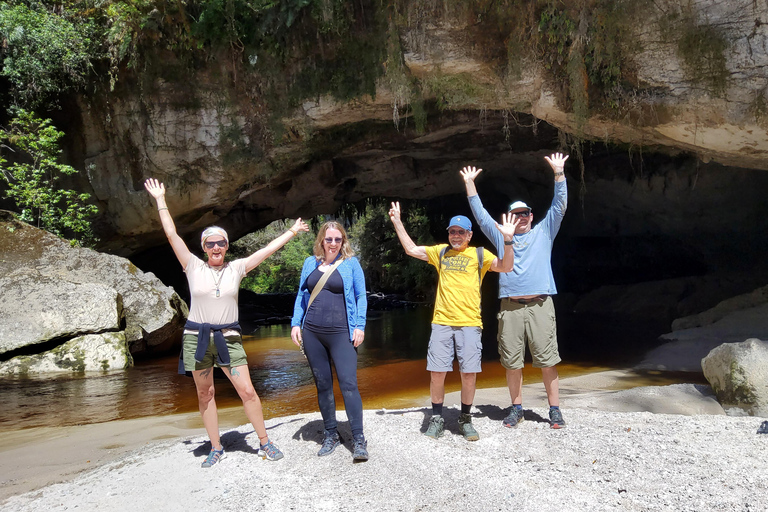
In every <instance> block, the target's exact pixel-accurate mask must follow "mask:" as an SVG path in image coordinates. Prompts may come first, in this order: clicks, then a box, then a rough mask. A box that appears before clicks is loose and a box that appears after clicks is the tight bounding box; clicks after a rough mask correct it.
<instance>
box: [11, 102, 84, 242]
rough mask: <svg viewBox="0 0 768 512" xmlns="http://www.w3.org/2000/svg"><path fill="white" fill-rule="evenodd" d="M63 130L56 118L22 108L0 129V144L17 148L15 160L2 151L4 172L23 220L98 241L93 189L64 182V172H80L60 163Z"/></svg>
mask: <svg viewBox="0 0 768 512" xmlns="http://www.w3.org/2000/svg"><path fill="white" fill-rule="evenodd" d="M63 135H64V133H63V132H60V131H58V130H57V129H56V128H55V127H54V126H53V125H52V124H51V120H50V119H40V118H38V117H37V116H35V114H34V113H33V112H28V111H26V110H21V109H19V110H17V111H16V114H15V117H14V118H13V119H12V120H11V123H10V127H9V128H7V129H2V130H0V149H2V148H6V149H11V150H12V151H14V152H15V153H16V154H15V155H14V162H8V161H7V160H6V159H5V158H3V156H2V153H0V175H1V176H2V178H3V180H5V182H6V183H7V184H8V191H7V192H6V197H9V198H12V199H13V200H14V201H15V202H16V205H17V206H18V208H19V209H20V212H21V215H20V217H21V220H23V221H25V222H28V223H30V224H33V225H35V226H37V227H39V228H41V229H45V230H47V231H50V232H51V233H53V234H55V235H58V236H61V237H66V238H69V239H70V240H72V241H73V242H75V243H89V242H92V241H94V238H93V233H92V230H91V222H90V219H91V217H92V216H93V215H94V214H95V213H96V212H97V211H98V208H97V207H96V206H95V205H93V204H88V200H89V199H90V194H86V193H79V192H76V191H74V190H69V189H66V188H62V187H61V185H60V180H61V179H62V177H64V176H69V175H73V174H76V173H77V170H76V169H74V168H72V167H70V166H69V165H65V164H61V163H59V162H58V157H59V155H60V154H61V149H60V148H59V139H60V138H61V137H62V136H63Z"/></svg>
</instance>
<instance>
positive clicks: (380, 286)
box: [349, 199, 436, 299]
mask: <svg viewBox="0 0 768 512" xmlns="http://www.w3.org/2000/svg"><path fill="white" fill-rule="evenodd" d="M403 212H404V213H405V215H404V218H403V223H404V224H405V227H406V229H407V230H408V234H409V235H410V236H411V238H412V239H413V241H414V242H416V243H417V244H418V245H432V244H433V243H434V240H433V238H432V235H431V234H430V229H429V227H430V223H429V218H428V217H427V215H426V211H425V209H424V208H423V207H421V206H419V205H417V204H415V203H414V204H410V205H409V204H405V203H403ZM349 238H350V241H351V242H352V244H353V246H354V247H355V248H356V249H357V250H358V256H359V258H360V263H361V265H362V267H363V271H364V272H365V276H366V280H367V283H366V284H367V286H368V289H369V290H371V291H382V292H388V293H402V294H405V295H406V296H407V297H408V298H410V299H424V298H427V297H431V296H432V295H433V293H434V289H435V285H436V279H435V272H434V269H433V268H432V267H431V266H430V265H427V264H426V263H425V262H423V261H420V260H417V259H415V258H412V257H410V256H408V255H407V254H405V251H404V250H403V247H402V245H400V241H399V240H398V238H397V234H396V233H395V230H394V228H393V227H392V222H391V221H390V220H389V202H388V201H386V200H384V199H376V200H371V201H369V202H368V203H367V204H366V207H365V210H364V211H363V213H362V214H361V215H360V216H359V217H358V219H357V221H356V222H355V224H354V225H353V226H352V227H351V228H350V230H349Z"/></svg>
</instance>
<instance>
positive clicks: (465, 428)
mask: <svg viewBox="0 0 768 512" xmlns="http://www.w3.org/2000/svg"><path fill="white" fill-rule="evenodd" d="M459 432H461V435H463V436H464V439H466V440H467V441H477V440H478V439H480V434H478V433H477V430H475V427H474V426H473V425H472V416H470V415H469V414H461V415H460V416H459Z"/></svg>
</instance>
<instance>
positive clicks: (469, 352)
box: [427, 324, 483, 373]
mask: <svg viewBox="0 0 768 512" xmlns="http://www.w3.org/2000/svg"><path fill="white" fill-rule="evenodd" d="M482 335H483V329H482V328H481V327H454V326H450V325H440V324H432V335H431V336H430V337H429V348H428V349H427V371H428V372H451V371H453V353H454V351H455V352H456V359H458V360H459V371H460V372H461V373H480V372H481V371H482V367H481V363H480V359H481V357H482V355H483V354H482V352H483V341H482Z"/></svg>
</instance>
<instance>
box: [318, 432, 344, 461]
mask: <svg viewBox="0 0 768 512" xmlns="http://www.w3.org/2000/svg"><path fill="white" fill-rule="evenodd" d="M340 444H341V436H340V435H339V433H338V432H333V433H331V432H329V431H327V430H326V431H325V438H323V446H321V447H320V451H318V452H317V456H318V457H324V456H326V455H330V454H332V453H333V450H335V449H336V447H337V446H339V445H340Z"/></svg>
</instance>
